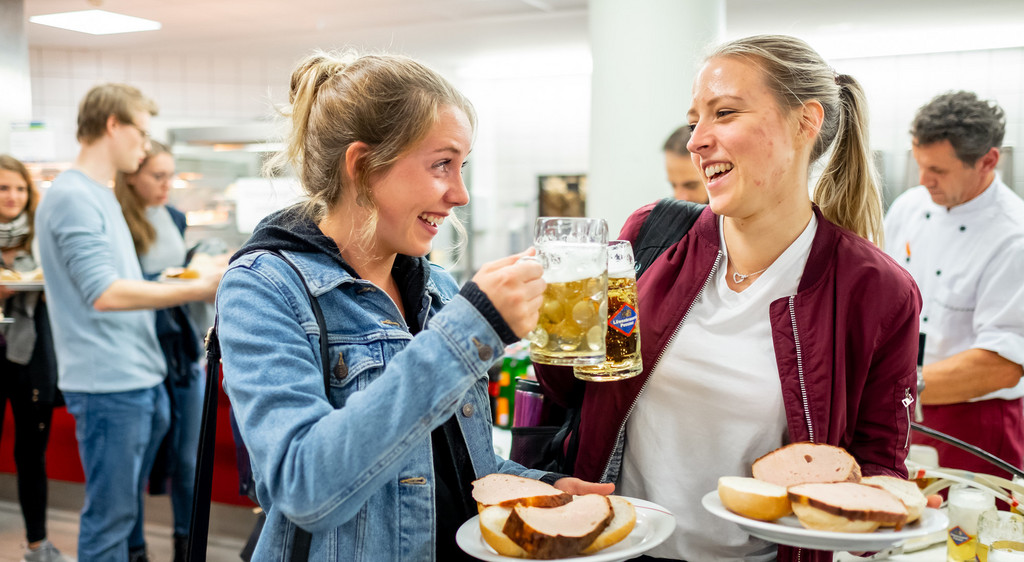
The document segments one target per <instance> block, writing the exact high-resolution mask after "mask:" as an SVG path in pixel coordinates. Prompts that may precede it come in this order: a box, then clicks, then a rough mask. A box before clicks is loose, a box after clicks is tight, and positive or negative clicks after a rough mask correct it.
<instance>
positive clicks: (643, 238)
mask: <svg viewBox="0 0 1024 562" xmlns="http://www.w3.org/2000/svg"><path fill="white" fill-rule="evenodd" d="M705 207H707V205H702V204H700V203H691V202H689V201H681V200H678V199H673V198H671V197H668V198H665V199H662V200H661V201H658V204H657V205H655V206H654V209H652V210H651V214H649V215H647V218H646V219H645V220H644V224H642V225H641V226H640V232H639V233H638V234H637V237H636V240H634V241H633V256H634V258H635V260H636V277H637V279H639V278H640V276H641V275H643V273H644V271H646V270H647V268H648V267H650V266H651V264H652V263H654V260H656V259H658V256H660V255H661V254H662V253H663V252H664V251H665V250H667V249H668V248H669V247H670V246H672V245H673V244H675V243H676V242H679V241H680V240H682V239H683V236H686V233H687V232H689V231H690V228H691V227H692V226H693V224H694V223H695V222H697V217H699V216H700V214H701V213H702V212H704V208H705Z"/></svg>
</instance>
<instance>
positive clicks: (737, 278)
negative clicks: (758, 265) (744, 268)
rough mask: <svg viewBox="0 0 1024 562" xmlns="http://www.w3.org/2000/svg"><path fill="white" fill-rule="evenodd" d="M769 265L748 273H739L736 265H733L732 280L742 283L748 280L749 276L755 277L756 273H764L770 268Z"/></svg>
mask: <svg viewBox="0 0 1024 562" xmlns="http://www.w3.org/2000/svg"><path fill="white" fill-rule="evenodd" d="M768 267H771V266H768ZM768 267H766V268H764V269H762V270H761V271H755V272H753V273H748V274H746V275H743V274H742V273H738V272H737V271H736V266H733V272H732V282H733V283H735V284H737V285H739V284H740V283H742V282H744V281H746V280H747V278H748V277H753V276H755V275H757V274H759V273H764V272H765V271H767V270H768Z"/></svg>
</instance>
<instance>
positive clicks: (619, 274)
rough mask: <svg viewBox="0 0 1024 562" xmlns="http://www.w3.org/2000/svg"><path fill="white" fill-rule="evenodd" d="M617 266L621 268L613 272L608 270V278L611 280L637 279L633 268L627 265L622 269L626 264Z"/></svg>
mask: <svg viewBox="0 0 1024 562" xmlns="http://www.w3.org/2000/svg"><path fill="white" fill-rule="evenodd" d="M616 265H617V266H619V267H616V268H615V269H614V270H612V269H609V270H608V277H609V278H611V279H633V278H634V277H636V270H634V269H633V268H632V267H629V266H628V265H626V266H625V267H622V266H623V265H624V264H616Z"/></svg>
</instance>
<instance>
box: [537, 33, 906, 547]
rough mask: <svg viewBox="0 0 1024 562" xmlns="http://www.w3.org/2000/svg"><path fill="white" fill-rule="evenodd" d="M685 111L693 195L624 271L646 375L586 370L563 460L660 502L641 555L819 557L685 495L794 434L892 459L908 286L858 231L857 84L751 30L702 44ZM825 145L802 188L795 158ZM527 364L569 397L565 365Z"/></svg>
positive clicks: (896, 456) (891, 467) (874, 196)
mask: <svg viewBox="0 0 1024 562" xmlns="http://www.w3.org/2000/svg"><path fill="white" fill-rule="evenodd" d="M688 115H689V123H690V127H691V129H692V130H693V133H692V137H691V139H690V142H689V145H688V148H689V149H690V151H691V154H692V158H693V161H694V164H695V165H696V166H697V168H698V169H699V170H700V171H701V173H702V175H703V179H704V182H705V185H706V187H707V190H708V195H709V198H710V201H709V206H708V208H706V209H704V212H703V213H702V215H701V216H700V218H699V219H698V220H697V222H696V223H695V224H694V226H693V227H692V228H691V229H690V231H689V232H688V233H687V234H686V235H685V236H684V237H683V238H682V240H680V241H679V242H678V243H677V244H675V245H674V246H671V247H669V248H668V250H666V251H665V252H664V253H663V254H662V255H661V256H660V257H659V258H658V259H657V260H656V261H655V262H654V263H653V264H652V265H651V266H650V268H649V269H647V271H646V272H645V273H644V275H643V276H642V277H641V278H640V281H639V304H640V323H641V328H642V331H641V352H642V355H643V363H644V372H643V373H642V374H641V375H640V376H638V377H635V378H633V379H628V380H625V381H620V382H611V383H608V382H604V383H587V384H586V385H585V386H586V387H585V392H584V398H583V403H582V414H581V422H580V428H579V451H578V457H577V459H576V463H575V468H574V473H575V475H576V476H578V477H580V478H584V479H588V480H599V481H600V480H603V481H613V482H616V483H617V486H618V487H617V491H618V493H620V494H623V495H626V496H636V497H641V498H644V499H648V500H651V501H654V502H656V503H659V504H661V505H664V506H666V507H667V508H669V509H670V510H671V511H672V512H673V513H674V514H675V517H676V520H677V528H676V531H675V532H674V533H673V535H672V536H671V537H670V538H669V539H668V540H667V541H666V542H665V543H663V544H662V545H660V546H659V547H657V548H656V549H654V550H652V551H650V552H649V553H648V554H649V555H651V556H654V557H662V558H669V559H686V560H690V561H693V560H702V561H704V560H720V559H730V560H739V559H743V560H772V559H775V557H776V556H778V559H779V560H797V559H799V560H802V561H808V560H819V559H821V560H825V559H827V560H831V553H823V552H814V551H808V550H804V551H802V552H797V550H796V549H793V548H791V547H785V546H782V547H776V545H774V544H771V543H767V542H765V541H762V540H760V539H756V538H754V537H751V536H749V535H747V534H746V533H744V532H743V531H742V530H741V529H740V528H739V527H737V526H736V525H734V524H732V523H729V522H726V521H723V520H720V519H718V518H716V517H714V516H713V515H711V514H709V513H708V512H707V511H705V510H704V509H703V508H702V507H701V497H702V496H704V495H705V494H707V493H713V491H714V490H715V489H716V484H717V479H718V477H719V476H723V475H747V476H749V475H750V465H751V463H752V462H753V461H754V460H755V459H757V458H758V457H759V456H761V455H763V454H765V453H768V452H769V451H771V450H773V449H775V448H777V447H780V446H782V445H784V444H786V443H790V442H795V441H813V442H818V443H829V444H833V445H838V446H841V447H844V448H846V449H847V450H848V451H849V452H850V453H851V454H853V456H854V457H855V458H856V459H857V461H858V462H859V463H860V464H861V467H862V470H863V473H864V474H865V475H870V474H889V475H895V476H903V477H905V476H906V469H905V467H904V464H903V463H904V459H905V458H906V454H907V451H908V445H909V431H910V427H909V426H910V419H911V417H910V416H911V414H912V412H913V403H914V401H915V400H916V356H917V341H918V313H919V310H920V295H919V293H918V290H917V287H916V285H915V284H914V282H913V280H912V279H911V278H910V276H909V275H907V273H906V272H905V271H904V270H903V269H902V268H901V267H899V266H898V265H897V264H896V263H895V262H893V261H892V260H891V259H889V258H888V257H887V256H886V255H885V254H884V253H882V251H881V250H879V249H878V247H877V246H876V244H879V243H881V240H882V231H881V230H882V208H881V197H880V194H879V190H878V186H877V184H876V182H875V179H874V178H875V175H874V171H873V170H872V166H871V159H870V152H869V149H868V143H867V116H866V108H865V101H864V96H863V91H862V89H861V87H860V85H859V84H858V83H857V82H856V81H855V80H854V79H853V78H851V77H849V76H847V75H842V74H838V75H837V74H836V73H835V71H834V70H833V69H832V68H831V67H829V66H828V65H827V64H826V63H825V61H824V60H823V59H822V58H821V56H820V55H818V54H817V53H816V52H815V51H814V50H813V49H811V48H810V47H809V46H808V45H806V44H805V43H803V42H802V41H800V40H797V39H794V38H791V37H783V36H756V37H749V38H745V39H740V40H737V41H733V42H730V43H727V44H725V45H723V46H721V47H719V48H718V49H716V50H715V51H714V52H713V54H711V55H710V56H709V57H708V58H707V59H706V61H705V63H704V66H703V67H702V68H701V70H700V72H699V74H698V76H697V79H696V81H695V83H694V87H693V104H692V107H691V108H690V110H689V113H688ZM829 150H831V152H830V154H831V156H830V157H829V159H828V162H827V163H826V164H825V167H824V171H823V173H822V175H821V178H820V179H819V180H818V182H817V185H816V186H815V189H814V196H813V199H812V197H811V196H810V194H809V190H808V179H809V169H810V166H811V164H812V163H813V162H815V161H816V160H818V159H819V158H820V157H821V156H822V155H823V154H825V153H826V151H829ZM652 208H653V205H648V206H645V207H643V208H641V209H640V210H638V211H636V212H635V213H634V214H633V215H632V216H631V217H630V219H629V220H628V221H627V223H626V225H625V227H624V228H623V230H622V233H621V234H620V238H624V239H628V240H634V239H635V238H636V236H637V234H638V233H639V230H640V225H641V224H642V223H643V221H644V219H645V218H646V217H647V215H648V214H649V213H650V211H651V209H652ZM538 375H539V377H540V379H541V381H542V384H543V385H544V386H545V389H546V391H547V392H548V393H549V395H550V396H551V397H552V398H554V399H555V400H556V401H559V402H561V403H563V404H567V403H569V402H570V400H571V395H572V390H571V389H572V388H573V386H574V383H573V379H572V374H571V372H568V371H567V370H565V369H557V368H551V367H544V366H539V368H538Z"/></svg>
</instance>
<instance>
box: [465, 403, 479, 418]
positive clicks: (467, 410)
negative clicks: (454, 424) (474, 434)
mask: <svg viewBox="0 0 1024 562" xmlns="http://www.w3.org/2000/svg"><path fill="white" fill-rule="evenodd" d="M475 411H476V408H474V407H473V405H472V404H470V403H469V402H466V403H465V404H463V405H462V415H463V416H464V417H467V418H471V417H473V412H475Z"/></svg>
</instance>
